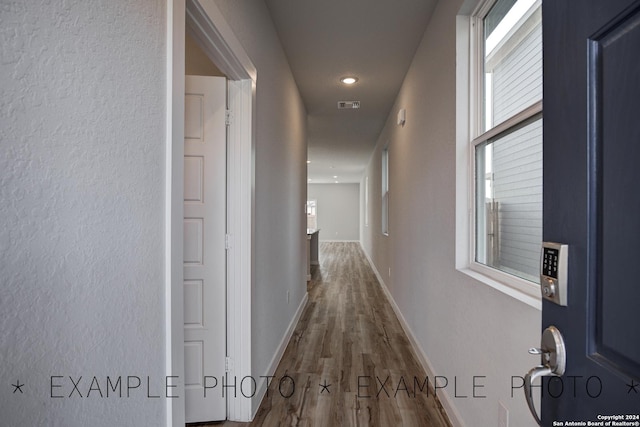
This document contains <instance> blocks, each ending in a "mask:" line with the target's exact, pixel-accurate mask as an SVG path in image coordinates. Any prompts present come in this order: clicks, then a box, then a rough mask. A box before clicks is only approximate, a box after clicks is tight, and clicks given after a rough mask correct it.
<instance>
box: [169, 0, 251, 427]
mask: <svg viewBox="0 0 640 427" xmlns="http://www.w3.org/2000/svg"><path fill="white" fill-rule="evenodd" d="M187 23H188V24H187ZM187 27H188V29H189V32H190V34H191V35H193V36H194V38H195V39H196V40H198V41H199V42H200V44H201V45H202V46H203V48H204V50H205V52H206V53H207V55H208V56H209V57H210V59H211V60H212V61H213V62H214V63H215V64H216V66H217V67H218V68H219V69H220V70H221V71H222V72H223V73H224V74H225V75H226V76H227V79H228V81H229V99H228V108H229V109H230V110H231V111H232V112H233V113H232V119H231V120H230V126H229V128H228V129H229V132H228V141H227V150H228V153H227V194H228V196H227V218H228V221H227V233H228V234H229V237H230V239H229V240H230V245H229V250H228V251H227V304H226V305H227V326H226V333H227V357H228V358H229V360H230V361H231V363H230V364H229V366H228V371H227V375H228V376H229V377H230V378H233V377H234V376H236V377H238V378H243V377H245V376H250V375H251V373H252V370H251V284H252V278H253V236H254V230H253V224H254V220H253V218H254V199H255V197H254V188H255V182H254V181H255V178H254V177H255V174H254V164H255V162H254V157H255V143H254V141H255V135H254V129H255V126H254V123H255V105H256V104H255V93H256V81H257V72H256V68H255V66H254V65H253V63H252V62H251V60H250V59H249V56H248V55H247V54H246V52H245V51H244V48H243V47H242V45H241V44H240V42H239V41H238V40H237V38H236V37H235V34H234V33H233V31H232V30H231V27H230V26H229V25H228V24H227V22H226V20H225V18H224V16H223V15H222V13H221V12H220V10H219V9H218V8H217V6H215V4H213V3H212V2H206V3H205V2H200V1H199V0H187V1H186V2H185V0H167V41H166V42H167V69H166V70H167V93H166V95H167V105H166V107H167V112H166V126H167V127H166V135H167V139H166V181H165V185H166V189H165V193H166V200H165V218H166V221H165V236H166V238H165V266H166V268H165V319H166V324H165V326H166V334H165V340H166V341H165V342H166V346H165V353H166V361H165V369H166V372H167V376H174V377H176V378H175V380H174V381H172V382H171V383H172V384H174V385H175V388H174V389H173V390H174V393H172V394H171V395H172V396H184V348H183V343H184V331H183V328H184V307H183V301H184V296H183V271H182V264H183V259H182V258H183V233H184V231H183V215H184V212H183V206H182V204H183V192H184V160H183V156H184V90H185V87H184V85H185V84H184V79H185V69H184V63H185V32H186V31H187ZM251 408H252V399H249V398H238V399H228V401H227V418H228V419H229V420H234V421H250V420H251V419H252V417H253V414H252V410H251ZM166 420H167V426H182V425H184V423H185V405H184V399H181V398H174V399H168V402H167V405H166Z"/></svg>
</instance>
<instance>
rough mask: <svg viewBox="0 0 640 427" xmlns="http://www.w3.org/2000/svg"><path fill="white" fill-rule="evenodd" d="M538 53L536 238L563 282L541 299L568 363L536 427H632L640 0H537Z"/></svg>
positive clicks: (637, 358)
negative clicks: (559, 259)
mask: <svg viewBox="0 0 640 427" xmlns="http://www.w3.org/2000/svg"><path fill="white" fill-rule="evenodd" d="M543 52H544V57H543V58H544V133H543V136H544V199H543V200H544V208H543V209H544V222H543V239H544V240H545V241H554V242H559V243H566V244H568V245H569V263H568V267H569V269H568V283H569V286H568V296H567V299H568V305H567V306H566V307H561V306H557V305H555V304H553V303H551V302H549V301H546V300H545V301H544V302H543V316H542V318H543V325H542V327H543V329H544V328H546V327H548V326H549V325H555V326H556V327H557V328H558V329H559V330H560V331H561V333H562V335H563V336H564V339H565V343H566V353H567V365H566V372H565V374H564V375H563V376H562V377H555V378H554V377H546V378H544V382H543V386H542V408H541V412H542V425H544V426H552V425H566V424H565V423H566V422H567V421H574V422H584V423H585V424H584V425H589V424H587V422H589V421H591V422H600V421H602V422H603V424H601V425H605V426H606V425H640V419H639V418H638V417H639V416H640V1H637V0H633V1H632V0H544V2H543ZM612 417H622V419H619V418H612ZM625 418H626V419H625ZM554 421H555V422H556V424H554ZM608 421H612V423H610V424H607V422H608ZM613 421H616V422H621V421H624V422H627V423H629V424H615V423H613ZM636 422H638V424H635V423H636ZM560 423H562V424H560ZM575 425H582V424H575ZM591 425H594V424H591ZM597 425H600V424H597Z"/></svg>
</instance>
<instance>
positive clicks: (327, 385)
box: [318, 380, 331, 394]
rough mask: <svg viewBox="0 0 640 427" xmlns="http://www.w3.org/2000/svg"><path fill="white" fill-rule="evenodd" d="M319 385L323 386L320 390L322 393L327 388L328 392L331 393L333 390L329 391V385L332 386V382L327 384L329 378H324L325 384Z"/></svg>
mask: <svg viewBox="0 0 640 427" xmlns="http://www.w3.org/2000/svg"><path fill="white" fill-rule="evenodd" d="M318 385H319V386H320V387H322V390H320V394H322V393H324V391H325V390H326V391H327V393H329V394H331V392H330V391H329V387H331V384H327V380H324V383H323V384H318Z"/></svg>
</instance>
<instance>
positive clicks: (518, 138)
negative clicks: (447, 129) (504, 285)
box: [492, 119, 542, 280]
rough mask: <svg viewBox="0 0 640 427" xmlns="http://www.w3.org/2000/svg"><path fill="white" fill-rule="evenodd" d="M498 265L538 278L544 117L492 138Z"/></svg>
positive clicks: (516, 272) (526, 276)
mask: <svg viewBox="0 0 640 427" xmlns="http://www.w3.org/2000/svg"><path fill="white" fill-rule="evenodd" d="M492 145H493V201H494V202H497V205H498V213H497V214H498V219H497V223H498V227H499V230H498V236H499V250H498V252H497V259H495V260H494V263H495V267H497V268H500V269H501V270H505V271H507V272H510V273H513V274H515V275H517V276H520V277H523V278H525V279H530V280H537V276H538V272H539V261H540V242H541V241H542V120H540V119H538V120H536V121H534V122H533V123H530V124H528V125H526V126H524V127H522V128H520V129H518V130H516V131H515V132H513V133H510V134H509V135H507V136H505V137H503V138H499V139H496V140H494V141H493V143H492Z"/></svg>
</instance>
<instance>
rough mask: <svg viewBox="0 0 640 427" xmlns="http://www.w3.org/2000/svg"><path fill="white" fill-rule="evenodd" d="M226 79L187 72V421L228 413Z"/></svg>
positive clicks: (185, 218) (185, 329)
mask: <svg viewBox="0 0 640 427" xmlns="http://www.w3.org/2000/svg"><path fill="white" fill-rule="evenodd" d="M225 110H226V79H225V78H224V77H202V76H186V86H185V137H184V359H185V394H186V402H185V405H186V408H185V410H186V420H187V422H204V421H217V420H224V419H226V406H227V405H226V399H225V398H224V397H223V396H222V390H223V388H222V378H223V377H224V372H225V357H226V302H225V301H226V249H225V234H226V163H227V161H226V125H225Z"/></svg>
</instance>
